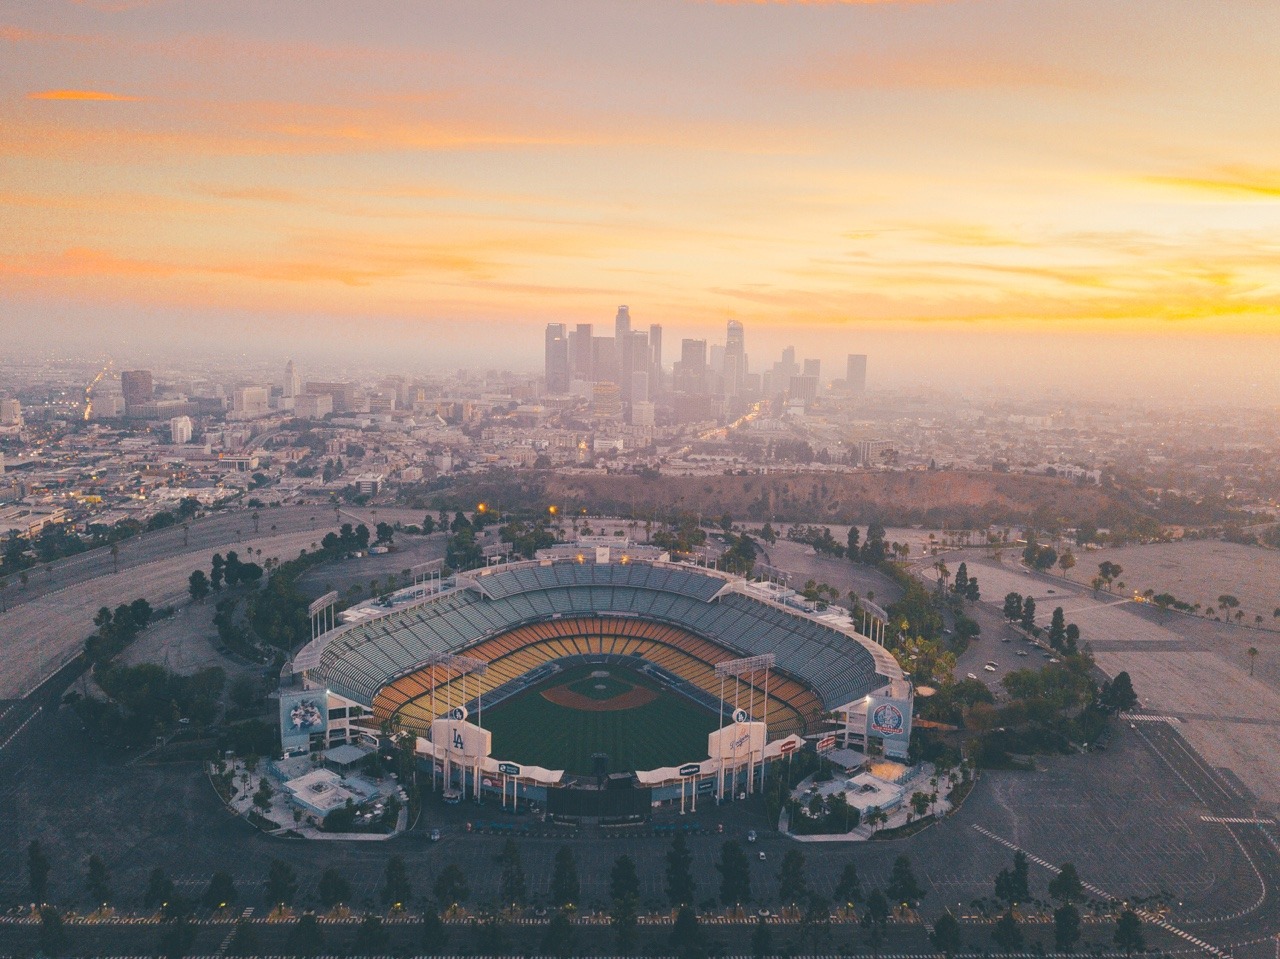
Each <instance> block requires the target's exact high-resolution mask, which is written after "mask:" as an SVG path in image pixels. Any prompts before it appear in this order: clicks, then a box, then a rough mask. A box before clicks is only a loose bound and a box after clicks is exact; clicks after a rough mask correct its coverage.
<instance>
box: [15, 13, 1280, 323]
mask: <svg viewBox="0 0 1280 959" xmlns="http://www.w3.org/2000/svg"><path fill="white" fill-rule="evenodd" d="M1227 11H1229V15H1226V14H1227ZM1276 50H1280V4H1276V3H1274V2H1271V0H1179V2H1178V3H1176V4H1170V3H1168V2H1167V0H1143V2H1135V0H951V2H928V0H918V2H906V0H902V2H894V0H878V2H876V0H866V2H836V0H832V2H807V3H806V2H801V0H793V2H790V3H768V2H765V3H756V2H750V0H745V2H738V3H732V2H694V0H596V2H588V0H573V2H569V0H539V2H538V3H536V4H512V3H509V2H505V0H504V2H487V0H454V2H430V3H427V2H424V3H412V4H410V3H380V2H365V3H361V4H347V3H325V2H313V0H307V2H272V3H270V4H262V3H258V2H255V3H239V2H225V3H218V4H208V3H194V2H193V3H179V2H165V0H153V2H146V0H133V2H130V0H97V2H95V0H81V2H66V0H47V2H44V3H40V4H28V5H22V6H21V7H17V6H15V5H9V7H8V9H7V10H4V9H3V8H0V127H2V128H3V130H4V132H5V135H4V136H3V137H2V138H0V205H3V209H4V215H5V226H6V228H5V230H4V231H2V232H0V303H4V304H5V311H6V315H7V316H9V317H10V318H11V319H10V321H9V323H8V325H10V326H11V328H19V327H24V326H26V325H28V324H38V323H39V322H40V317H41V315H42V313H57V312H59V311H65V310H69V309H71V307H72V305H74V308H75V311H76V315H77V316H81V317H90V318H91V317H92V316H93V315H94V310H95V309H98V310H100V311H101V315H102V316H104V317H108V316H119V315H122V314H124V313H129V312H130V311H134V312H136V313H139V314H141V313H144V312H145V315H146V316H148V317H149V318H150V319H149V321H148V322H154V323H157V324H160V325H172V324H178V325H179V326H180V325H181V324H182V323H184V322H190V320H189V319H185V318H189V317H190V316H191V315H192V314H193V313H194V312H196V311H198V312H199V313H200V316H201V317H202V319H201V320H200V323H201V324H207V323H209V322H214V323H216V322H217V319H216V317H217V315H218V311H219V310H225V311H228V313H230V312H232V311H234V312H236V313H237V314H241V315H243V314H244V313H246V312H247V313H256V314H260V315H263V316H280V317H286V316H291V317H296V316H299V315H307V314H315V313H323V314H325V315H326V316H331V317H342V316H352V317H356V316H358V317H361V318H362V322H366V323H368V324H371V325H372V327H376V326H377V325H378V324H379V323H382V322H385V323H386V324H392V325H397V324H403V323H405V322H413V323H417V324H420V325H421V326H422V327H423V328H432V327H433V325H439V324H455V325H456V324H457V323H458V322H459V321H466V320H468V319H474V320H475V321H476V322H481V321H483V322H488V323H501V322H511V323H522V324H526V325H528V326H530V327H534V326H537V325H540V324H542V323H545V322H547V321H549V320H567V321H569V322H576V321H580V320H591V319H594V320H595V321H597V322H601V323H608V322H609V318H610V317H611V316H612V310H613V308H614V306H615V305H616V304H617V303H622V302H627V303H630V304H632V306H633V312H636V313H637V314H638V315H641V316H643V318H644V319H645V321H649V320H656V321H659V322H663V323H664V324H667V325H669V326H671V327H687V328H688V330H689V331H690V332H693V331H695V330H696V331H702V330H708V331H710V330H714V329H719V328H722V326H723V323H724V320H725V318H726V317H728V316H736V317H738V318H740V319H742V320H743V321H744V322H746V323H748V324H749V328H751V329H755V330H760V331H767V330H773V331H775V332H777V333H778V335H780V336H781V335H784V334H785V335H795V336H799V337H801V338H803V336H805V335H808V336H812V337H820V336H823V335H827V334H828V333H830V331H832V330H833V329H843V330H846V331H851V332H857V331H880V332H883V333H895V334H900V333H903V332H904V331H914V330H919V329H921V328H925V327H927V326H928V325H930V324H931V325H932V326H933V328H935V329H937V330H943V331H947V330H950V331H954V330H956V329H962V328H963V329H982V330H986V331H996V332H1009V333H1028V332H1030V333H1036V334H1043V333H1050V334H1054V335H1056V334H1060V333H1064V332H1085V333H1094V332H1098V331H1106V332H1121V333H1125V334H1132V335H1135V336H1139V337H1150V338H1151V339H1152V340H1153V341H1163V340H1165V339H1167V337H1169V336H1170V335H1192V336H1198V337H1204V336H1217V335H1220V334H1232V335H1247V336H1253V337H1261V338H1262V339H1263V341H1268V340H1272V339H1274V338H1275V337H1276V336H1277V334H1280V161H1277V157H1280V125H1277V124H1276V123H1275V117H1276V108H1275V104H1277V103H1280V60H1277V58H1276V56H1275V51H1276ZM210 317H213V318H214V319H213V320H212V321H211V320H210V319H209V318H210ZM77 322H90V320H77ZM388 328H390V326H389V327H388ZM397 328H399V327H398V326H397ZM535 342H536V341H535Z"/></svg>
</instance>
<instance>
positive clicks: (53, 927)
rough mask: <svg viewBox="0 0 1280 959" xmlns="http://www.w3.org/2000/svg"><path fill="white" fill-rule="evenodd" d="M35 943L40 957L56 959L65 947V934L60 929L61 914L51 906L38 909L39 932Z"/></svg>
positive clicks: (61, 928)
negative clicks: (38, 948) (37, 945)
mask: <svg viewBox="0 0 1280 959" xmlns="http://www.w3.org/2000/svg"><path fill="white" fill-rule="evenodd" d="M37 942H38V943H39V946H40V952H41V954H42V955H45V956H50V957H56V956H60V955H62V952H63V950H64V949H66V947H67V934H66V931H65V930H64V929H63V927H62V914H61V913H60V912H58V910H56V909H54V908H53V906H41V907H40V931H39V933H38V935H37Z"/></svg>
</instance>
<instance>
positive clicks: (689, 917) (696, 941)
mask: <svg viewBox="0 0 1280 959" xmlns="http://www.w3.org/2000/svg"><path fill="white" fill-rule="evenodd" d="M671 945H672V947H673V948H674V949H675V950H676V952H677V954H678V955H680V956H694V955H698V954H699V953H700V952H701V950H702V949H703V935H702V927H701V926H700V925H699V924H698V914H697V913H695V912H694V911H693V907H692V906H681V907H680V911H679V912H677V913H676V921H675V922H674V923H672V925H671Z"/></svg>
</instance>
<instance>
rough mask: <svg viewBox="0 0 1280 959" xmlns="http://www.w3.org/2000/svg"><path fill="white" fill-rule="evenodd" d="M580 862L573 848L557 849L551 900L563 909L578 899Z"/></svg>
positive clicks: (552, 876)
mask: <svg viewBox="0 0 1280 959" xmlns="http://www.w3.org/2000/svg"><path fill="white" fill-rule="evenodd" d="M578 895H579V889H578V863H577V860H575V859H574V856H573V849H572V848H571V847H569V846H561V847H560V848H559V849H558V850H556V863H555V869H554V870H553V871H552V873H551V902H552V903H553V904H554V905H556V906H558V907H560V908H561V909H563V908H564V907H565V906H568V905H570V904H571V903H575V902H577V901H578Z"/></svg>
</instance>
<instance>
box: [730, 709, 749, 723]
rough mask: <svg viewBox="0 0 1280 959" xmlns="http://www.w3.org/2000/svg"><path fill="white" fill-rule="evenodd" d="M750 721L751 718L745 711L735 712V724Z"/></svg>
mask: <svg viewBox="0 0 1280 959" xmlns="http://www.w3.org/2000/svg"><path fill="white" fill-rule="evenodd" d="M750 719H751V717H750V716H748V715H747V711H746V710H745V709H735V710H734V711H733V721H734V722H735V723H745V722H747V721H748V720H750Z"/></svg>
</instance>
